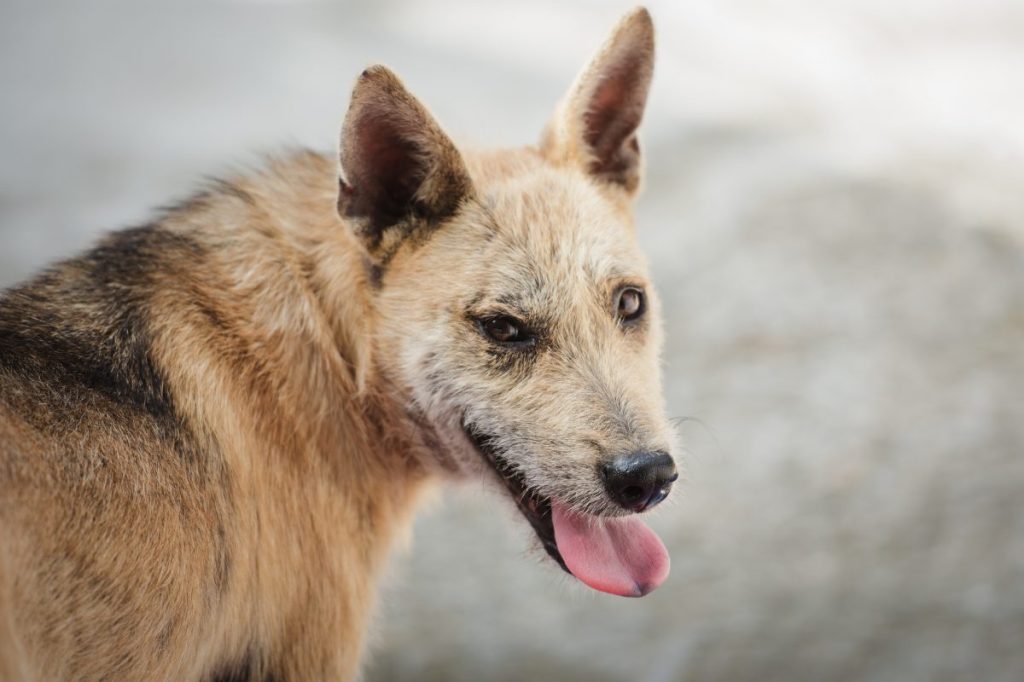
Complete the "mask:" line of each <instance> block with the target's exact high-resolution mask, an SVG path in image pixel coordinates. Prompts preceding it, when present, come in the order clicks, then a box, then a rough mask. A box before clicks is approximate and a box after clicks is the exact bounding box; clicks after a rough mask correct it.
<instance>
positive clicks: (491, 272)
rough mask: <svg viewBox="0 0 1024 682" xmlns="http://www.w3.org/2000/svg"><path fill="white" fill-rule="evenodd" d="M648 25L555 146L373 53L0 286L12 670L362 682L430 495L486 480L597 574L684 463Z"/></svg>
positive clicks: (562, 124) (2, 500) (641, 23)
mask: <svg viewBox="0 0 1024 682" xmlns="http://www.w3.org/2000/svg"><path fill="white" fill-rule="evenodd" d="M653 60H654V32H653V26H652V22H651V18H650V16H649V14H648V13H647V11H646V10H644V9H642V8H641V9H637V10H635V11H633V12H631V13H630V14H628V15H627V16H625V17H624V18H623V19H622V20H621V21H620V23H619V24H618V25H617V26H616V28H615V29H614V30H613V32H612V34H611V36H610V38H609V39H608V40H607V42H606V43H605V44H604V46H603V47H602V48H601V49H600V50H599V51H598V53H597V54H596V56H595V57H594V58H593V60H592V61H591V62H590V64H589V65H588V66H587V67H586V68H585V69H584V70H583V71H582V72H581V74H580V76H579V77H578V78H577V80H576V81H575V83H574V84H573V85H572V87H571V89H570V90H569V92H568V94H567V95H566V97H565V98H564V99H563V100H562V102H561V104H560V105H559V106H558V108H557V109H556V112H555V115H554V117H553V118H552V119H551V122H550V124H549V125H548V126H547V128H546V130H545V131H544V132H543V135H542V138H541V141H540V143H539V144H538V145H535V146H527V147H523V148H520V149H512V150H485V151H473V150H464V149H460V148H459V147H457V146H456V145H455V144H454V143H453V142H452V141H451V139H450V138H449V137H448V135H447V134H446V133H445V132H444V131H443V130H442V128H441V127H440V126H439V125H438V124H437V123H436V122H435V120H434V119H433V118H432V117H431V115H430V114H429V113H428V111H427V109H426V108H425V107H424V106H423V105H422V104H421V103H420V102H419V101H418V100H417V99H416V98H414V97H413V95H411V94H410V93H409V91H408V90H407V89H406V88H405V86H404V85H403V83H402V82H401V81H400V80H399V78H398V77H397V76H396V75H395V74H393V73H392V72H391V71H389V70H388V69H387V68H385V67H382V66H374V67H371V68H369V69H367V70H366V71H364V72H363V73H362V74H361V75H360V76H359V78H358V80H357V82H356V84H355V86H354V89H353V91H352V96H351V102H350V106H349V109H348V112H347V115H346V117H345V120H344V123H343V126H342V133H341V140H340V145H339V149H340V153H339V154H338V155H333V154H332V155H324V154H318V153H314V152H309V151H301V152H296V153H293V154H291V155H289V156H287V157H281V158H277V159H270V160H268V161H267V162H266V164H265V166H264V167H262V169H261V170H259V171H258V172H254V173H252V174H251V175H246V176H239V177H235V178H232V179H230V180H224V181H218V182H215V183H212V184H211V185H210V186H209V187H207V188H206V190H205V191H203V192H201V193H199V194H197V195H195V196H194V197H192V198H191V199H189V200H188V201H186V202H184V203H182V204H180V205H177V206H175V207H172V208H169V209H166V210H164V211H163V212H162V213H161V214H160V216H159V218H158V219H156V220H155V221H153V222H152V223H151V224H148V225H146V226H143V227H139V228H135V229H128V230H124V231H121V232H115V233H112V234H111V235H109V236H107V237H106V238H104V239H103V240H102V241H100V242H99V243H98V244H97V245H96V246H95V247H94V248H93V249H92V250H90V251H88V252H87V253H85V254H83V255H81V256H79V257H76V258H73V259H71V260H68V261H66V262H63V263H60V264H58V265H55V266H53V267H51V268H49V269H47V270H45V271H44V272H42V273H41V274H39V275H38V276H36V277H35V278H34V279H32V280H31V281H29V282H27V283H25V284H22V285H20V286H16V287H14V288H12V289H10V290H8V291H7V292H6V293H5V294H4V295H3V297H2V299H0V676H2V677H3V679H4V680H47V681H50V680H71V679H74V680H100V679H103V680H140V679H150V680H203V681H226V680H232V681H242V680H278V681H280V680H315V679H342V680H350V679H353V678H355V677H356V676H357V675H358V670H359V661H360V658H361V655H362V653H363V649H364V630H365V627H366V622H367V619H368V615H369V613H370V611H371V609H372V606H373V601H374V593H375V586H376V584H377V582H378V578H379V576H380V574H381V571H382V569H383V568H384V567H385V565H386V562H387V557H388V553H389V549H390V548H391V546H392V545H393V544H394V542H395V539H396V538H397V537H400V536H402V535H403V533H405V532H406V531H407V530H408V528H409V526H410V523H411V519H412V517H413V514H414V512H415V509H416V507H417V503H418V501H419V500H420V499H421V498H422V497H423V494H424V492H425V491H427V490H429V489H431V488H432V487H433V486H434V484H435V482H439V481H443V480H445V479H452V478H455V479H458V478H462V479H465V478H478V479H483V480H487V481H490V482H492V483H493V484H494V486H495V487H496V488H497V489H498V494H500V495H501V496H503V497H507V498H509V499H511V501H512V502H513V503H514V505H515V507H517V508H518V510H519V511H520V512H521V514H522V516H523V517H524V518H525V520H526V522H527V523H528V524H529V525H530V526H532V528H533V530H534V531H535V534H536V537H537V541H538V543H539V545H540V546H541V547H542V548H543V549H544V550H545V551H546V553H547V554H548V555H550V557H551V559H552V560H553V561H554V562H555V563H556V564H557V565H559V566H561V568H562V569H564V570H565V571H566V572H567V573H569V574H571V575H572V576H575V577H576V578H577V579H579V580H580V581H582V582H583V583H585V584H587V585H589V586H590V587H592V588H595V589H597V590H600V591H604V592H608V593H612V594H618V595H624V596H642V595H644V594H646V593H648V592H650V591H651V590H653V589H654V588H655V587H657V586H658V585H659V584H660V583H661V582H662V581H663V580H664V579H665V577H666V575H667V573H668V569H669V558H668V555H667V553H666V551H665V548H664V545H663V544H662V543H661V541H660V540H659V539H658V537H657V536H656V535H655V534H654V533H653V532H652V531H651V530H650V529H649V528H648V527H647V526H646V525H645V524H644V522H643V521H642V518H641V515H640V513H641V512H644V511H646V510H648V509H650V508H651V507H653V506H655V505H656V504H658V503H659V502H661V500H663V499H664V498H665V496H666V495H668V493H669V491H670V490H671V488H672V485H673V481H675V480H676V477H677V474H676V465H675V463H674V461H673V459H672V456H671V454H670V449H671V446H672V443H673V439H674V435H673V432H672V428H671V426H670V424H669V421H668V420H667V418H666V416H665V409H664V404H663V399H662V391H661V386H660V378H659V359H658V358H659V351H660V345H661V336H662V330H661V323H660V311H659V304H658V299H657V295H656V293H655V291H654V289H653V288H652V286H651V281H650V277H649V275H648V273H647V266H646V265H645V259H644V256H643V254H642V253H641V252H640V250H639V248H638V245H637V241H636V238H635V226H634V220H633V217H632V205H633V202H634V199H635V197H636V194H637V192H638V189H639V187H640V180H641V156H640V147H639V144H638V142H637V127H638V126H639V124H640V122H641V118H642V116H643V111H644V106H645V102H646V99H647V93H648V89H649V85H650V82H651V76H652V70H653Z"/></svg>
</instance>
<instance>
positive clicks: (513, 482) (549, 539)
mask: <svg viewBox="0 0 1024 682" xmlns="http://www.w3.org/2000/svg"><path fill="white" fill-rule="evenodd" d="M462 429H463V431H464V432H465V433H466V437H467V438H469V441H470V442H471V443H472V444H473V446H474V447H475V448H476V450H477V452H479V453H480V455H481V456H482V457H483V459H484V461H486V462H487V463H488V464H489V465H490V467H491V469H493V470H494V472H495V473H496V474H497V475H498V478H500V479H501V481H502V482H503V483H504V484H505V487H506V488H507V489H508V492H509V494H510V495H511V496H512V500H513V501H514V502H515V503H516V507H518V508H519V512H520V513H521V514H522V515H523V516H524V517H525V518H526V520H527V521H528V522H529V524H530V526H531V527H532V528H533V532H534V533H535V534H536V535H537V539H538V540H540V544H541V546H542V547H543V548H544V551H546V552H547V553H548V555H549V556H550V557H551V558H552V559H554V560H555V562H556V563H557V564H558V565H559V566H561V568H562V570H563V571H565V572H566V573H569V574H570V575H572V573H571V572H570V571H569V568H568V567H567V566H566V565H565V559H563V558H562V554H561V552H559V551H558V544H557V543H556V542H555V526H554V523H553V522H552V520H551V500H550V499H547V498H543V497H540V496H538V495H536V494H534V493H533V492H531V491H530V490H529V489H528V488H527V486H526V482H525V481H524V480H523V476H522V474H520V473H519V472H517V471H515V469H514V468H513V467H512V466H511V465H510V464H509V463H508V462H507V461H506V460H505V459H504V458H503V457H502V456H501V455H500V454H498V453H497V452H495V451H494V448H492V447H491V446H490V442H491V439H492V437H491V436H489V435H486V434H483V433H481V432H480V431H478V430H477V429H475V428H474V427H472V426H470V425H467V424H465V423H463V424H462Z"/></svg>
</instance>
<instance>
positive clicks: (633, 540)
mask: <svg viewBox="0 0 1024 682" xmlns="http://www.w3.org/2000/svg"><path fill="white" fill-rule="evenodd" d="M551 520H552V521H553V522H554V525H555V543H556V544H557V545H558V551H559V552H560V553H561V555H562V558H563V559H564V560H565V565H566V567H568V569H569V570H570V571H571V572H572V574H573V575H574V576H576V577H577V578H579V579H580V580H582V581H583V582H584V583H586V584H587V585H589V586H590V587H593V588H594V589H595V590H600V591H601V592H608V593H609V594H617V595H619V596H622V597H642V596H644V595H645V594H647V593H648V592H651V591H652V590H654V588H656V587H657V586H658V585H660V584H661V583H662V582H663V581H664V580H665V578H666V577H668V568H669V559H668V552H666V551H665V545H664V544H662V542H661V539H660V538H659V537H658V536H657V535H655V534H654V531H653V530H651V529H650V528H648V527H647V524H645V523H644V522H643V521H641V520H640V517H639V516H627V517H624V518H605V517H598V516H589V515H586V516H584V515H580V514H576V513H574V512H570V511H569V510H568V509H566V508H565V507H563V506H562V505H561V504H559V503H558V502H555V501H554V500H552V501H551Z"/></svg>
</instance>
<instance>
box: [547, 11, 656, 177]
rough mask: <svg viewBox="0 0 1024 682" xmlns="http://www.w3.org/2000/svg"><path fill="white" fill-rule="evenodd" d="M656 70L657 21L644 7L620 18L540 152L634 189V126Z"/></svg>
mask: <svg viewBox="0 0 1024 682" xmlns="http://www.w3.org/2000/svg"><path fill="white" fill-rule="evenodd" d="M653 72H654V24H653V23H651V15H650V14H648V12H647V10H646V9H644V8H642V7H640V8H637V9H635V10H633V11H632V12H630V13H629V14H627V15H626V16H624V17H623V18H622V19H621V20H620V21H619V23H618V24H617V25H616V26H615V28H614V29H613V30H612V34H611V36H610V37H609V38H608V40H607V41H605V44H604V45H603V46H602V47H601V49H600V50H599V51H598V52H597V55H596V56H595V57H594V58H593V59H592V60H591V62H590V64H589V65H587V67H586V68H585V69H583V71H582V72H581V73H580V75H579V76H577V77H576V82H575V83H574V84H573V86H572V88H570V90H569V93H568V94H567V95H566V96H565V98H564V99H563V100H562V102H561V103H560V104H559V106H558V109H557V110H556V111H555V116H554V118H553V119H552V120H551V122H550V123H549V124H548V127H547V129H546V130H545V131H544V136H543V138H542V140H541V151H542V152H543V153H544V155H545V156H547V158H549V159H551V160H552V161H555V162H556V163H564V164H573V165H576V166H578V167H581V168H583V169H584V170H585V171H587V172H588V173H590V174H591V175H592V176H594V177H595V178H597V179H598V180H600V181H602V182H606V183H610V184H611V185H613V186H618V187H621V188H623V189H625V190H626V192H628V193H629V194H633V193H635V192H636V190H637V188H638V187H639V185H640V175H641V163H640V146H639V144H638V142H637V139H636V129H637V127H638V126H639V125H640V119H641V118H643V114H644V105H645V104H646V103H647V91H648V89H649V88H650V85H651V75H652V74H653Z"/></svg>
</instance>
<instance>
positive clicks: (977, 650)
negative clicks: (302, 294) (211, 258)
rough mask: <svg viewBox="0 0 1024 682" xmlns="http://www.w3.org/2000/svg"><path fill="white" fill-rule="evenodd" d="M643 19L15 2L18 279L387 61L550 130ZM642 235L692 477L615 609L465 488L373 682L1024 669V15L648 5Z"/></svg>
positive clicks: (300, 134)
mask: <svg viewBox="0 0 1024 682" xmlns="http://www.w3.org/2000/svg"><path fill="white" fill-rule="evenodd" d="M629 6H630V5H629V4H626V3H623V2H610V1H608V2H584V1H582V0H570V1H566V0H563V1H562V2H559V3H557V4H556V3H550V2H542V1H541V0H518V1H517V2H502V3H491V2H480V1H471V0H462V1H460V0H444V1H441V2H403V1H400V0H383V1H378V2H374V3H369V2H367V3H363V4H358V5H355V4H350V3H344V2H307V1H299V0H295V1H291V2H286V1H277V2H272V1H262V2H255V1H248V2H242V1H233V2H232V1H226V0H221V1H214V0H210V1H206V2H195V1H194V0H165V1H164V2H137V1H133V0H123V1H121V2H110V1H107V0H91V1H90V2H76V1H58V0H47V2H38V1H37V0H15V1H12V0H5V2H4V3H3V4H2V5H0V93H2V99H0V150H2V155H0V286H6V285H10V284H12V283H14V282H15V281H17V280H19V279H21V278H24V277H26V276H27V275H29V274H30V273H31V272H33V271H34V270H35V269H37V268H39V267H40V266H41V265H43V264H44V263H46V262H47V261H49V260H52V259H54V258H57V257H61V256H66V255H70V254H72V253H74V252H76V251H78V250H80V249H82V248H83V247H85V246H86V245H88V244H89V243H90V242H91V241H93V240H94V239H95V238H96V237H97V236H98V235H99V234H100V233H101V232H103V231H105V230H108V229H113V228H117V227H122V226H127V225H131V224H137V223H141V222H143V221H145V220H146V218H147V216H149V215H151V210H152V208H153V207H154V206H157V205H161V204H166V203H168V202H169V201H171V200H173V199H176V198H181V197H183V196H185V195H187V194H188V193H189V192H190V191H191V190H192V188H194V187H195V186H196V184H197V183H198V181H199V180H200V178H201V176H203V175H207V174H213V175H216V174H223V173H227V172H232V171H233V170H235V169H237V168H244V167H245V166H247V165H251V164H252V163H254V162H255V161H256V160H257V159H258V154H259V153H260V152H267V151H280V150H282V149H284V148H286V147H287V146H289V145H298V144H301V145H309V146H313V147H315V148H319V149H324V150H328V149H331V148H332V147H333V145H334V144H335V138H336V135H337V130H338V126H339V123H340V120H341V118H342V115H343V114H344V111H345V107H346V103H347V96H348V92H349V89H350V87H351V84H352V82H353V80H354V78H355V76H356V74H358V73H359V71H360V70H361V69H362V68H363V67H364V66H366V65H367V64H369V63H372V62H384V63H387V64H389V65H390V66H392V67H394V68H395V69H396V70H398V72H399V73H401V74H402V75H403V77H404V78H405V79H406V82H407V83H408V85H409V86H410V87H411V88H412V89H413V90H414V91H415V92H416V93H417V94H418V95H419V96H420V97H421V98H422V99H423V100H424V101H425V102H426V103H427V104H428V105H429V106H430V107H431V108H432V109H433V111H434V112H435V114H436V115H437V116H438V118H439V119H440V120H441V121H442V123H443V124H444V125H445V126H446V127H447V128H448V130H449V131H450V132H452V133H453V135H455V136H456V137H457V139H460V140H463V141H466V142H471V143H476V144H487V145H513V144H520V143H525V142H532V141H534V140H536V139H537V136H538V134H539V131H540V129H541V127H542V125H543V124H544V122H545V120H546V118H547V116H548V114H549V112H550V111H551V110H552V108H553V106H554V104H555V102H556V101H557V99H558V98H559V97H560V96H561V94H562V92H563V91H564V90H565V89H566V88H567V87H568V85H569V83H570V81H571V79H572V78H573V76H574V75H575V73H576V71H577V69H579V68H580V67H582V65H583V64H584V62H585V60H586V59H587V58H588V57H589V55H590V53H591V52H592V50H594V49H595V48H596V47H597V46H598V45H599V44H600V42H601V41H602V40H603V39H604V37H605V35H606V33H607V31H608V30H609V28H610V27H611V25H612V24H613V23H614V21H615V20H616V19H617V17H618V16H619V15H620V14H621V13H622V12H623V11H625V10H626V9H628V8H629ZM649 7H650V9H651V10H652V13H653V15H654V18H655V23H656V25H657V28H658V40H659V58H658V65H657V71H656V76H655V83H654V88H653V92H652V94H651V101H650V107H649V109H648V114H647V117H646V120H645V124H644V127H643V131H642V140H643V142H644V145H645V151H646V156H647V162H648V183H647V188H646V192H645V194H644V196H643V198H642V199H641V201H640V204H639V217H640V226H641V227H640V229H641V233H642V234H641V237H642V241H643V242H644V245H645V246H646V248H647V249H648V251H649V253H650V254H651V257H652V260H653V266H654V271H655V275H656V280H657V283H658V285H659V287H660V290H661V292H662V295H663V298H664V299H665V312H666V317H667V328H668V345H667V348H666V354H665V372H666V387H667V391H668V396H669V403H670V408H671V411H672V414H673V415H674V416H677V417H680V418H685V419H684V420H683V421H682V422H681V431H682V436H683V440H684V442H685V443H686V445H687V452H686V453H685V460H686V468H687V479H688V480H687V483H686V485H685V486H683V487H681V488H679V489H677V492H676V493H675V495H674V496H673V497H674V504H668V505H663V508H662V509H660V511H659V512H658V513H657V516H656V518H655V519H654V521H653V525H655V527H656V528H657V530H659V532H660V533H661V534H662V537H663V538H664V539H665V540H666V543H667V544H668V545H669V548H670V551H671V553H672V560H673V569H672V575H671V576H670V578H669V579H668V581H667V583H666V584H665V585H664V586H663V587H661V589H659V590H658V591H657V592H655V593H654V594H653V595H651V596H649V597H647V598H645V599H642V600H623V599H619V598H615V597H608V596H605V595H600V594H597V593H593V592H589V591H585V589H584V588H582V587H580V586H578V585H575V584H572V583H571V582H570V581H569V580H568V579H566V578H564V577H563V576H562V575H560V574H559V572H558V571H557V570H556V569H555V568H553V565H552V564H551V563H550V562H547V561H544V560H543V559H542V557H541V556H540V555H539V554H538V553H537V552H535V551H533V550H531V549H530V532H529V531H528V530H527V529H526V528H525V524H523V523H521V522H520V519H518V518H517V516H516V513H515V512H514V511H513V510H512V509H511V508H510V507H509V505H507V504H504V503H500V502H499V501H498V500H497V499H496V498H495V497H494V496H492V495H488V494H485V493H484V492H483V491H482V490H480V489H479V488H480V486H474V485H465V486H462V487H461V488H459V487H449V488H447V489H445V491H444V493H443V495H441V499H439V500H438V501H437V502H436V503H434V504H432V505H430V508H429V509H428V510H427V512H426V513H424V514H423V515H422V516H421V517H420V519H419V521H418V523H417V526H416V529H415V533H414V538H413V541H412V544H411V547H410V548H409V549H408V550H406V551H403V552H402V553H400V554H398V555H396V557H395V560H394V562H393V568H392V570H391V575H390V576H389V578H388V580H387V583H388V584H387V588H386V590H385V593H384V596H383V600H382V604H381V608H380V613H379V617H378V618H377V625H376V631H377V634H376V637H375V639H376V641H377V643H376V645H375V646H374V653H373V655H372V656H371V658H370V660H369V667H368V669H367V672H366V676H365V677H366V679H367V680H368V681H370V682H384V681H388V680H446V681H462V680H466V681H469V680H509V681H511V680H527V679H528V680H570V681H571V680H588V681H605V680H608V681H613V680H627V679H628V680H635V681H650V682H656V681H675V680H787V681H797V680H964V679H970V680H1007V681H1010V680H1014V681H1016V680H1021V679H1024V4H1022V3H1021V2H1019V1H1018V0H957V1H953V0H901V1H900V2H892V1H890V0H686V1H685V2H679V1H672V0H653V1H652V2H650V3H649Z"/></svg>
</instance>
